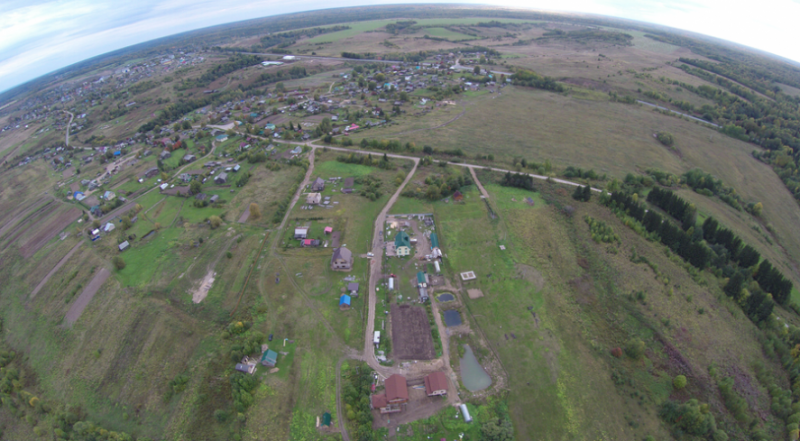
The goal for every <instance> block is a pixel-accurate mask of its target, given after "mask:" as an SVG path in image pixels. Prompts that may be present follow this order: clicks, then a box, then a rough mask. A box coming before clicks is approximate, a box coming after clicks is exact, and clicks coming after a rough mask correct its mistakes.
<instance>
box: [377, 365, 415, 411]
mask: <svg viewBox="0 0 800 441" xmlns="http://www.w3.org/2000/svg"><path fill="white" fill-rule="evenodd" d="M383 385H384V386H385V391H384V393H382V394H377V395H373V396H372V397H371V398H372V400H371V405H372V408H373V409H379V410H380V412H381V413H382V414H385V413H395V412H401V411H402V410H403V408H402V407H401V405H402V404H403V403H407V402H408V384H407V383H406V378H405V377H403V376H401V375H398V374H394V375H392V376H390V377H389V378H387V379H386V381H384V383H383Z"/></svg>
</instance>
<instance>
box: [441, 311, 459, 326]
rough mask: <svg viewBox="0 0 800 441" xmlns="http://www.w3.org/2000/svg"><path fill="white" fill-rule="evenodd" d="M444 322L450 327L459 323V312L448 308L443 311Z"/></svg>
mask: <svg viewBox="0 0 800 441" xmlns="http://www.w3.org/2000/svg"><path fill="white" fill-rule="evenodd" d="M444 324H445V325H446V326H447V327H448V328H450V327H452V326H458V325H460V324H461V314H459V313H458V311H456V310H455V309H449V310H447V311H445V312H444Z"/></svg>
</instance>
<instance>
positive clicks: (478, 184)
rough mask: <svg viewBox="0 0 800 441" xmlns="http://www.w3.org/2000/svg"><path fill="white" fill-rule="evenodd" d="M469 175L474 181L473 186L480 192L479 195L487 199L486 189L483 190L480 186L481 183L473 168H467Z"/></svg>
mask: <svg viewBox="0 0 800 441" xmlns="http://www.w3.org/2000/svg"><path fill="white" fill-rule="evenodd" d="M469 173H470V174H471V175H472V180H473V181H475V185H477V186H478V190H480V191H481V194H482V195H483V197H485V198H486V199H489V193H487V192H486V189H485V188H483V185H482V184H481V181H479V180H478V175H477V174H475V167H470V168H469Z"/></svg>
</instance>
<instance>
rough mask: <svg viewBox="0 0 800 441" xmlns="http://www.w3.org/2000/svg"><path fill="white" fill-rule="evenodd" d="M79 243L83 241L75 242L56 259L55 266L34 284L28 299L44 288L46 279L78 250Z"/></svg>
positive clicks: (31, 298) (81, 243)
mask: <svg viewBox="0 0 800 441" xmlns="http://www.w3.org/2000/svg"><path fill="white" fill-rule="evenodd" d="M81 245H83V241H80V242H78V243H77V244H75V246H74V247H72V249H71V250H69V252H68V253H67V254H66V255H65V256H64V257H62V258H61V260H59V261H58V263H57V264H56V266H54V267H53V269H51V270H50V272H49V273H47V275H46V276H44V279H42V281H41V282H39V284H38V285H36V288H34V289H33V292H31V295H30V296H29V297H28V300H33V298H34V297H36V294H39V291H41V290H42V288H44V285H45V284H46V283H47V281H48V280H50V278H51V277H53V274H55V273H56V272H57V271H58V270H59V269H61V267H62V266H64V264H65V263H66V262H67V261H68V260H69V258H70V257H72V255H73V254H75V252H76V251H78V248H80V246H81Z"/></svg>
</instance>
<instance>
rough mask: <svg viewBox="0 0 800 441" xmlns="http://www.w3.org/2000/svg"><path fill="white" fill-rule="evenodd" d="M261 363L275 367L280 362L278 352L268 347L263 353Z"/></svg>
mask: <svg viewBox="0 0 800 441" xmlns="http://www.w3.org/2000/svg"><path fill="white" fill-rule="evenodd" d="M261 364H263V365H264V366H267V367H275V365H276V364H278V353H277V352H275V351H273V350H272V349H267V350H266V351H265V352H264V353H263V354H262V355H261Z"/></svg>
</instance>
